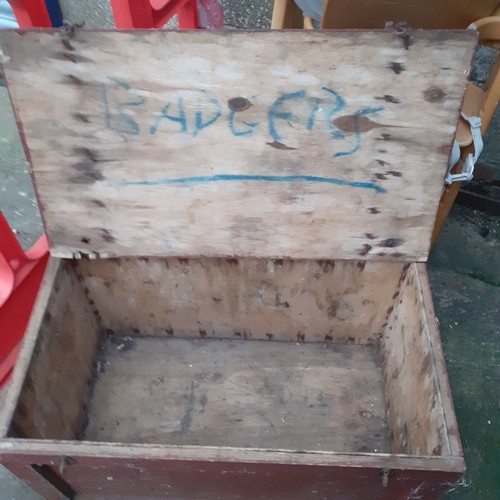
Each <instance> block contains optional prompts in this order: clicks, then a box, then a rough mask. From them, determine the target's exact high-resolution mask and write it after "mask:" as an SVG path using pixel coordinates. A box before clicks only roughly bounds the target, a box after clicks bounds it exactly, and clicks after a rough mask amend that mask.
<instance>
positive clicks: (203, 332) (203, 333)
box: [199, 328, 207, 339]
mask: <svg viewBox="0 0 500 500" xmlns="http://www.w3.org/2000/svg"><path fill="white" fill-rule="evenodd" d="M199 331H200V337H201V338H202V339H204V338H205V337H206V336H207V331H206V330H203V329H201V328H200V330H199Z"/></svg>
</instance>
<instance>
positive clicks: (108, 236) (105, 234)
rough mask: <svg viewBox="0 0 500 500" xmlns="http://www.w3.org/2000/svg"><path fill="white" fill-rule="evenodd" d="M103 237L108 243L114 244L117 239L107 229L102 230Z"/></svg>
mask: <svg viewBox="0 0 500 500" xmlns="http://www.w3.org/2000/svg"><path fill="white" fill-rule="evenodd" d="M101 237H102V239H103V240H104V241H107V242H108V243H113V241H115V237H114V236H113V235H112V234H111V233H110V231H109V230H108V229H105V228H104V227H103V228H101Z"/></svg>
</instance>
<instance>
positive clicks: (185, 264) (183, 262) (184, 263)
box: [179, 258, 189, 266]
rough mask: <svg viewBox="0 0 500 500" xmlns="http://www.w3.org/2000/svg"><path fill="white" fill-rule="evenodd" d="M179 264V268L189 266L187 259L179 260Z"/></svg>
mask: <svg viewBox="0 0 500 500" xmlns="http://www.w3.org/2000/svg"><path fill="white" fill-rule="evenodd" d="M179 264H180V265H181V266H187V265H188V264H189V259H185V258H184V259H183V258H179Z"/></svg>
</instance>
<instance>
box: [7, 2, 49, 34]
mask: <svg viewBox="0 0 500 500" xmlns="http://www.w3.org/2000/svg"><path fill="white" fill-rule="evenodd" d="M7 1H8V2H9V4H10V6H11V7H12V12H13V13H14V16H15V18H16V21H17V24H19V27H20V28H50V27H52V21H51V20H50V16H49V12H48V11H47V7H46V6H45V0H7Z"/></svg>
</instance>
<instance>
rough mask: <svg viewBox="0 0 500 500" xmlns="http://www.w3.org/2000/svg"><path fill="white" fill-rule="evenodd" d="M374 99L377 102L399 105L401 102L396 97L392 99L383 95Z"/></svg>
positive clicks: (387, 95)
mask: <svg viewBox="0 0 500 500" xmlns="http://www.w3.org/2000/svg"><path fill="white" fill-rule="evenodd" d="M375 99H378V100H379V101H385V102H390V103H392V104H401V101H400V100H399V99H398V98H397V97H394V96H393V95H389V94H384V95H383V96H380V97H375Z"/></svg>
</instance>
